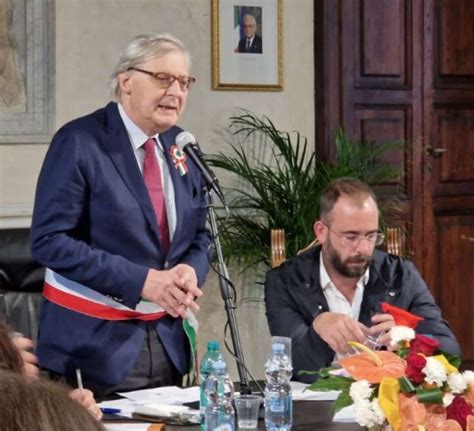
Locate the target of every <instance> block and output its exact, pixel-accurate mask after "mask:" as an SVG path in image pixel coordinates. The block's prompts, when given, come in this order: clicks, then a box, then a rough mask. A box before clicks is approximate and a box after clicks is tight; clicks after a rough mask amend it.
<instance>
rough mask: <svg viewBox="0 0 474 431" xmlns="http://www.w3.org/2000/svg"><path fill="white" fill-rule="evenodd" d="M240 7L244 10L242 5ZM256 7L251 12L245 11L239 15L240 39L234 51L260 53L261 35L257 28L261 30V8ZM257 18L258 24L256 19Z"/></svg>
mask: <svg viewBox="0 0 474 431" xmlns="http://www.w3.org/2000/svg"><path fill="white" fill-rule="evenodd" d="M242 9H244V10H245V8H244V7H242ZM252 9H253V10H254V9H257V11H253V10H252V12H253V13H251V12H248V11H245V12H243V11H242V12H243V13H242V15H241V20H240V40H239V44H238V46H237V49H236V52H239V53H247V54H261V53H262V37H261V36H260V35H259V34H258V30H260V32H261V22H262V21H261V17H262V11H261V10H262V8H256V7H254V8H252ZM257 16H258V18H259V22H260V25H259V23H258V21H257Z"/></svg>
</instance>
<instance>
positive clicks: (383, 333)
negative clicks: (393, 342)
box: [367, 314, 395, 348]
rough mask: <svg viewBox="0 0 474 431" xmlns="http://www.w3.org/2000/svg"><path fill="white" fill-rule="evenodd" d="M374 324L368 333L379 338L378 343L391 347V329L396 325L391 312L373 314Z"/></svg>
mask: <svg viewBox="0 0 474 431" xmlns="http://www.w3.org/2000/svg"><path fill="white" fill-rule="evenodd" d="M371 320H372V326H371V327H370V328H369V331H368V333H367V335H370V336H372V337H373V338H376V339H377V344H380V345H382V346H385V347H387V348H390V333H389V330H390V328H391V327H392V326H395V320H394V319H393V317H392V316H391V315H390V314H376V315H374V316H372V319H371Z"/></svg>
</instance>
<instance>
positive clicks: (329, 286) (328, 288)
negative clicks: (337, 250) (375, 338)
mask: <svg viewBox="0 0 474 431" xmlns="http://www.w3.org/2000/svg"><path fill="white" fill-rule="evenodd" d="M368 281H369V268H367V269H366V271H365V273H364V274H363V275H362V277H360V278H359V281H358V282H357V284H356V291H355V294H354V298H353V300H352V304H351V303H350V302H349V301H348V300H347V298H346V297H345V296H344V295H343V294H342V293H341V292H340V291H339V289H338V288H337V287H336V286H335V285H334V283H333V282H332V281H331V279H330V278H329V274H328V272H327V270H326V266H325V265H324V260H323V253H322V252H321V253H320V255H319V282H320V284H321V288H322V289H323V294H324V297H325V298H326V301H327V302H328V306H329V311H331V312H333V313H341V314H346V315H347V316H350V317H352V318H353V319H354V320H358V319H359V314H360V306H361V304H362V298H363V297H364V287H365V285H366V284H367V282H368Z"/></svg>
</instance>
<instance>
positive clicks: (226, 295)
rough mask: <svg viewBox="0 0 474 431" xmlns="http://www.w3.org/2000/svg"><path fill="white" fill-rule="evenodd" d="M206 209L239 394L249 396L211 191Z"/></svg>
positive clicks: (249, 391) (208, 191)
mask: <svg viewBox="0 0 474 431" xmlns="http://www.w3.org/2000/svg"><path fill="white" fill-rule="evenodd" d="M206 197H207V209H208V214H209V222H210V225H211V233H212V237H213V240H214V246H215V248H216V253H217V262H218V268H219V271H218V276H219V287H220V290H221V296H222V299H223V300H224V307H225V310H226V313H227V321H228V322H229V327H230V334H231V337H232V345H233V348H234V356H235V358H236V364H237V371H238V372H239V378H240V393H241V394H251V393H252V390H251V388H250V386H249V382H248V378H247V371H246V368H245V366H244V364H245V361H244V354H243V352H242V345H241V344H240V336H239V329H238V327H237V320H236V318H235V304H234V300H233V298H232V294H231V290H230V288H229V280H230V279H229V273H228V271H227V267H226V264H225V262H224V256H223V254H222V247H221V242H220V239H219V230H218V228H217V221H216V214H215V212H214V199H213V197H212V193H211V190H209V189H208V190H207V193H206Z"/></svg>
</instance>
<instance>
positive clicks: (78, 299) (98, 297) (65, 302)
mask: <svg viewBox="0 0 474 431" xmlns="http://www.w3.org/2000/svg"><path fill="white" fill-rule="evenodd" d="M43 296H44V297H45V298H46V299H48V300H49V301H51V302H53V303H54V304H56V305H59V306H60V307H64V308H67V309H69V310H72V311H75V312H77V313H81V314H84V315H86V316H90V317H96V318H98V319H102V320H131V319H137V320H144V321H150V320H158V319H161V318H163V317H165V316H166V315H167V313H166V311H164V309H163V308H162V307H160V306H159V305H157V304H155V303H153V302H148V301H143V300H142V301H140V302H139V303H138V305H137V307H136V308H135V310H134V309H132V308H130V307H127V306H126V305H123V304H121V303H120V302H118V301H115V300H114V299H112V298H111V297H109V296H106V295H103V294H101V293H99V292H97V291H96V290H94V289H91V288H90V287H87V286H84V285H83V284H80V283H77V282H75V281H73V280H69V279H68V278H66V277H63V276H62V275H59V274H57V273H56V272H54V271H52V270H51V269H49V268H46V274H45V278H44V288H43ZM183 328H184V331H185V333H186V336H187V338H188V341H189V344H190V348H191V358H190V362H189V371H188V377H189V378H190V380H191V381H192V382H195V381H196V373H197V370H198V366H197V330H198V322H197V319H196V317H195V316H194V313H193V312H192V311H191V310H187V318H186V319H184V320H183Z"/></svg>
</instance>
